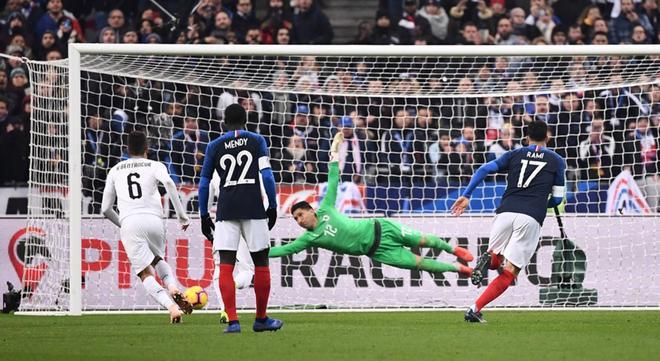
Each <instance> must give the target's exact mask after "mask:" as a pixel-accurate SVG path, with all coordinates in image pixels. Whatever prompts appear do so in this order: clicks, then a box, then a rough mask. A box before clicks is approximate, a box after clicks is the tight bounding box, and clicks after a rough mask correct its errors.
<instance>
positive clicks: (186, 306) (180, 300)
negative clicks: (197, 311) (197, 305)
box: [172, 292, 193, 315]
mask: <svg viewBox="0 0 660 361" xmlns="http://www.w3.org/2000/svg"><path fill="white" fill-rule="evenodd" d="M172 299H173V300H174V302H175V303H176V304H177V305H178V306H179V308H181V310H182V311H183V313H185V314H186V315H189V314H191V313H192V311H193V306H192V305H191V304H190V302H188V300H187V299H186V298H185V297H184V296H183V294H182V293H181V292H174V293H172Z"/></svg>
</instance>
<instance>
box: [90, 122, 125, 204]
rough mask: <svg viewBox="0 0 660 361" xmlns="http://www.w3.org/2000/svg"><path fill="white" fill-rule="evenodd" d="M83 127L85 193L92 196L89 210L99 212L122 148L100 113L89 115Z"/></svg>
mask: <svg viewBox="0 0 660 361" xmlns="http://www.w3.org/2000/svg"><path fill="white" fill-rule="evenodd" d="M86 125H87V126H86V127H84V128H83V166H82V187H83V190H84V191H83V194H85V195H86V196H89V197H92V202H91V203H90V204H89V208H88V212H89V213H91V214H98V213H100V211H101V200H102V198H103V187H104V186H105V177H106V175H107V172H108V170H110V168H112V166H113V165H114V164H116V163H117V162H119V157H120V150H119V148H118V147H117V146H116V142H115V139H114V138H113V136H112V133H111V132H110V128H109V127H108V125H107V123H106V122H105V121H104V120H103V118H101V116H100V115H99V114H98V113H95V114H92V115H90V116H88V117H87V123H86Z"/></svg>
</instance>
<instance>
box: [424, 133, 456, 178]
mask: <svg viewBox="0 0 660 361" xmlns="http://www.w3.org/2000/svg"><path fill="white" fill-rule="evenodd" d="M453 152H454V149H453V148H452V146H451V138H450V137H449V134H446V133H443V134H441V135H440V137H439V138H438V141H437V142H435V143H433V144H431V145H430V146H429V153H428V155H429V161H430V162H431V163H432V164H433V165H434V166H435V168H434V169H435V176H436V179H442V180H444V179H446V178H445V177H446V176H447V174H448V173H449V169H448V167H449V157H450V154H452V153H453Z"/></svg>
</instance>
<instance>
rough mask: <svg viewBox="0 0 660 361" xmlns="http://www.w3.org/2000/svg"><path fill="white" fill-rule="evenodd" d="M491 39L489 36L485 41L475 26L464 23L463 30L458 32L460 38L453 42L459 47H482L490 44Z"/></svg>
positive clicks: (471, 23)
mask: <svg viewBox="0 0 660 361" xmlns="http://www.w3.org/2000/svg"><path fill="white" fill-rule="evenodd" d="M491 39H492V37H490V36H489V38H486V39H484V38H482V36H481V34H480V33H479V29H478V28H477V25H475V24H474V23H473V22H466V23H465V25H463V30H462V31H461V32H460V38H459V39H457V40H455V41H454V43H456V44H461V45H482V44H487V43H490V40H491ZM493 41H494V40H493Z"/></svg>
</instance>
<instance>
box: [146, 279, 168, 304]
mask: <svg viewBox="0 0 660 361" xmlns="http://www.w3.org/2000/svg"><path fill="white" fill-rule="evenodd" d="M142 284H143V285H144V288H145V289H146V290H147V293H149V295H150V296H151V297H153V299H154V300H156V302H158V303H159V304H160V305H161V306H163V307H165V308H167V309H169V308H170V306H172V305H173V304H174V301H173V300H172V298H170V295H169V293H168V292H167V291H166V290H165V289H164V288H163V286H161V285H160V284H159V283H158V281H156V279H155V278H154V277H153V276H147V278H145V279H143V280H142Z"/></svg>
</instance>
